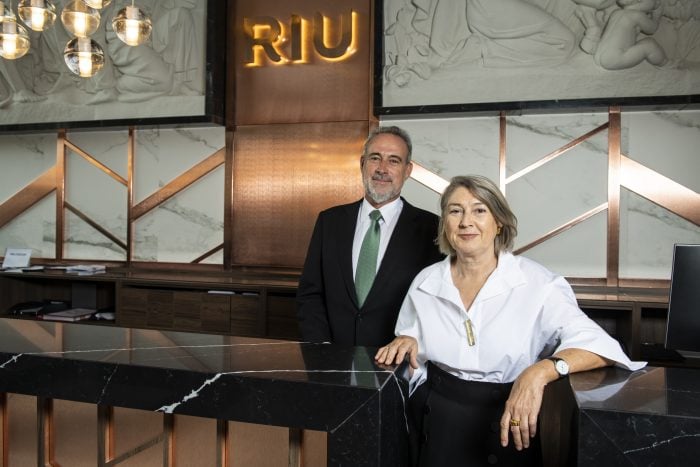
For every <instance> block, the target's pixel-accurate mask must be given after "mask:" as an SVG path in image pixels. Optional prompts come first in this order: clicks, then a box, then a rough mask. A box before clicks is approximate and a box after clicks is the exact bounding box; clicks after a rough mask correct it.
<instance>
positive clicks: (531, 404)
mask: <svg viewBox="0 0 700 467" xmlns="http://www.w3.org/2000/svg"><path fill="white" fill-rule="evenodd" d="M547 364H548V365H549V366H552V363H551V362H549V361H548V360H547V361H545V362H538V363H535V364H534V365H531V366H529V367H528V368H526V369H525V371H523V372H522V373H520V376H518V378H517V379H516V380H515V382H514V383H513V388H512V389H511V390H510V395H509V396H508V400H507V401H506V406H505V409H504V411H503V416H502V417H501V445H502V446H503V447H506V446H508V436H509V433H510V435H512V436H513V444H514V445H515V449H517V450H518V451H520V450H522V449H523V448H528V447H530V438H533V437H534V436H535V435H536V434H537V418H538V416H539V413H540V407H541V406H542V396H543V395H544V387H545V386H546V385H547V383H549V382H550V381H552V372H553V370H552V369H550V368H547V367H546V365H547Z"/></svg>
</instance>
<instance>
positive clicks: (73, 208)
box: [63, 201, 126, 250]
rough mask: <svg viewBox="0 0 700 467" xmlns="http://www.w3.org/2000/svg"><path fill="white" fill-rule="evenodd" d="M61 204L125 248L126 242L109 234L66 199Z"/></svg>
mask: <svg viewBox="0 0 700 467" xmlns="http://www.w3.org/2000/svg"><path fill="white" fill-rule="evenodd" d="M63 205H64V206H65V207H66V209H68V210H69V211H70V212H72V213H73V214H75V215H76V216H78V217H79V218H80V219H82V220H83V221H84V222H85V223H87V224H88V225H89V226H90V227H92V228H93V229H95V230H97V231H98V232H100V233H101V234H102V235H104V236H105V237H107V238H108V239H110V240H111V241H112V242H113V243H115V244H116V245H118V246H120V247H121V248H122V249H124V250H126V243H124V242H122V241H121V240H120V239H119V238H117V237H116V236H114V235H113V234H111V233H110V232H109V231H108V230H106V229H104V228H103V227H102V226H101V225H100V224H98V223H97V222H95V221H93V220H92V219H90V218H89V217H88V216H87V215H86V214H84V213H83V212H81V211H80V210H79V209H78V208H76V207H75V206H73V205H72V204H70V203H69V202H68V201H64V203H63Z"/></svg>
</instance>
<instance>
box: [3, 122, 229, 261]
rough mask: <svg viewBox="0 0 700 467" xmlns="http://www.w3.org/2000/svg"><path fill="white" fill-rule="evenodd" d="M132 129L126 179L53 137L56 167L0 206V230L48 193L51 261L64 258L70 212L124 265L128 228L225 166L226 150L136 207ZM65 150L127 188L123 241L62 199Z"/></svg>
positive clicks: (61, 136)
mask: <svg viewBox="0 0 700 467" xmlns="http://www.w3.org/2000/svg"><path fill="white" fill-rule="evenodd" d="M135 138H136V137H135V130H134V128H129V135H128V142H127V158H128V167H127V172H128V175H127V178H124V177H122V176H121V175H119V174H118V173H117V172H115V171H114V170H112V169H111V168H109V167H108V166H106V165H105V164H103V163H102V162H100V161H98V160H97V159H95V158H94V157H93V156H91V155H90V154H89V153H88V152H87V151H85V150H84V149H82V148H81V147H79V146H78V145H76V144H74V143H73V142H71V141H70V140H69V139H68V138H67V137H66V132H65V130H60V131H59V132H58V134H57V149H56V164H55V165H54V166H53V167H51V168H49V169H48V170H46V171H45V172H44V173H43V174H41V175H40V176H39V177H37V178H36V179H34V180H33V181H32V182H30V183H29V184H28V185H26V186H25V187H24V188H22V189H21V190H19V191H18V192H17V193H16V194H15V195H13V196H12V197H10V198H9V199H8V200H6V201H5V202H4V203H1V204H0V228H2V227H3V226H5V225H6V224H8V223H9V222H10V221H12V220H13V219H15V218H16V217H18V216H20V215H21V214H22V213H23V212H25V211H27V210H28V209H30V208H31V207H32V206H34V205H35V204H37V203H38V202H39V201H41V200H42V199H43V198H45V197H46V196H48V195H50V194H51V193H55V195H56V233H55V235H56V253H55V258H56V259H55V260H56V261H62V260H63V259H64V252H63V246H64V238H65V236H64V232H65V213H66V211H70V212H71V213H73V214H74V215H76V216H77V217H78V218H79V219H81V220H82V221H83V222H85V223H87V224H88V225H90V226H91V227H92V228H93V229H95V230H96V231H97V232H99V233H100V234H102V235H103V236H104V237H105V238H107V239H109V240H110V241H111V242H112V243H113V244H115V245H117V246H118V247H120V248H121V249H123V250H124V251H125V252H126V257H127V264H128V263H130V262H131V252H132V249H133V244H132V237H133V236H132V229H133V223H134V221H135V220H136V219H138V218H139V217H141V216H142V215H144V214H146V213H147V212H149V211H151V210H152V209H154V208H156V207H158V206H159V205H161V204H162V203H164V202H165V201H167V200H169V199H170V198H172V197H173V196H176V195H177V194H178V193H180V192H181V191H183V190H184V189H186V188H187V187H189V186H191V185H192V184H194V183H196V182H197V181H198V180H200V179H201V178H203V177H204V176H206V175H207V174H209V173H210V172H211V171H213V170H214V169H216V168H218V167H220V166H221V165H223V164H224V163H225V159H226V158H225V155H226V148H221V149H218V150H217V151H215V152H214V153H213V154H212V155H210V156H209V157H206V158H205V159H204V160H203V161H201V162H199V163H197V164H195V165H194V166H193V167H191V168H189V169H188V170H186V171H185V172H184V173H182V174H180V175H179V176H178V177H176V178H175V179H174V180H172V181H171V182H170V183H168V184H166V185H165V186H163V187H161V188H160V189H159V190H157V191H156V192H155V193H153V194H152V195H150V196H149V197H148V198H146V199H144V200H143V201H141V202H140V203H138V204H137V205H133V176H134V173H133V167H134V144H135ZM67 149H69V150H70V151H72V152H73V153H75V154H77V155H78V156H80V157H82V158H83V159H84V160H86V161H87V162H89V163H90V164H92V165H93V166H94V167H96V168H97V169H98V170H100V171H102V172H103V173H105V174H106V175H108V176H109V177H111V178H113V179H114V180H115V181H116V182H117V183H119V184H121V185H124V186H125V187H126V188H127V197H128V204H127V207H128V215H127V224H128V228H127V240H126V242H124V241H122V240H121V239H120V238H119V237H118V236H117V235H114V234H113V233H112V232H109V231H108V230H107V229H105V228H104V227H103V226H102V225H101V224H100V223H99V222H97V221H95V220H93V219H91V218H90V217H89V216H88V215H87V214H85V213H84V212H82V211H81V210H80V209H78V208H77V207H76V206H74V205H72V204H71V203H69V202H68V201H66V199H65V184H66V150H67ZM223 247H224V245H223V243H222V244H220V245H217V246H216V247H214V248H213V249H211V250H209V251H207V252H203V253H202V254H201V255H200V256H199V257H198V258H197V259H195V260H194V261H192V263H198V262H201V261H203V260H204V259H206V258H207V257H209V256H210V255H212V254H214V253H216V252H217V251H219V250H221V249H223Z"/></svg>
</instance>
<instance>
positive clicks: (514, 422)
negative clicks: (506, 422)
mask: <svg viewBox="0 0 700 467" xmlns="http://www.w3.org/2000/svg"><path fill="white" fill-rule="evenodd" d="M510 426H520V420H518V419H515V418H511V419H510Z"/></svg>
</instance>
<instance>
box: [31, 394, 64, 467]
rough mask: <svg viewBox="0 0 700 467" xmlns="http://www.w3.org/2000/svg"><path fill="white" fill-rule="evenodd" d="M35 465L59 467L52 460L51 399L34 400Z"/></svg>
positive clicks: (40, 398)
mask: <svg viewBox="0 0 700 467" xmlns="http://www.w3.org/2000/svg"><path fill="white" fill-rule="evenodd" d="M36 417H37V453H36V455H37V465H43V466H46V467H60V465H59V464H58V463H57V462H56V461H55V460H54V455H55V454H54V439H55V437H54V426H53V399H50V398H48V397H37V398H36Z"/></svg>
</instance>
